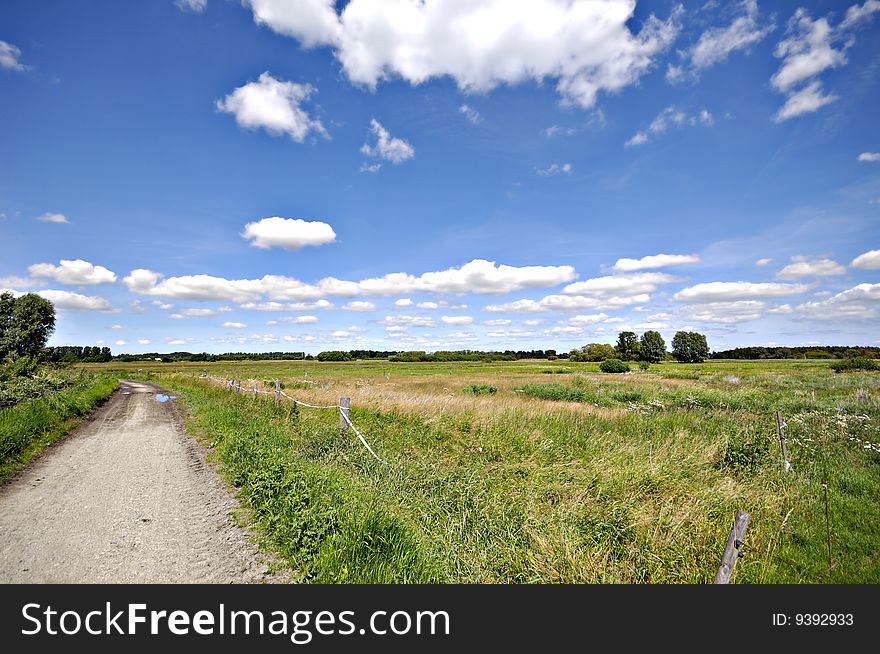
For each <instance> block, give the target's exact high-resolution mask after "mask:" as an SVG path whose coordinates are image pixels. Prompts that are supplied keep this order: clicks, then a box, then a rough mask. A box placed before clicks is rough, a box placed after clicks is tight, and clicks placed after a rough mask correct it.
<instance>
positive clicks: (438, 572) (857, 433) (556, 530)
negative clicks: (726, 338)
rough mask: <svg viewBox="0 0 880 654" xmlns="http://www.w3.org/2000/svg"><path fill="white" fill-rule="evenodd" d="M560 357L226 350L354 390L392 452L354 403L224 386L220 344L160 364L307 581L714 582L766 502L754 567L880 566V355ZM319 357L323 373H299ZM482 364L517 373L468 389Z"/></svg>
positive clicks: (776, 571) (764, 572)
mask: <svg viewBox="0 0 880 654" xmlns="http://www.w3.org/2000/svg"><path fill="white" fill-rule="evenodd" d="M141 365H143V364H141ZM557 365H558V362H546V361H543V362H510V363H507V362H499V363H495V364H480V363H476V364H475V363H457V364H445V363H443V364H395V365H393V366H392V365H390V364H388V363H387V362H346V363H333V364H326V363H324V364H321V363H315V362H241V363H236V364H215V365H212V366H209V369H210V371H211V373H212V374H213V375H215V376H219V377H223V376H225V375H227V374H228V375H229V376H234V377H236V378H242V379H245V380H250V379H257V380H274V379H276V378H277V379H280V380H282V381H283V382H285V383H286V384H287V385H288V386H287V387H288V388H296V390H295V392H293V394H294V395H295V396H296V397H299V398H301V399H303V400H304V401H309V402H312V403H317V404H324V403H330V402H331V401H333V399H334V398H338V397H340V396H349V397H351V398H352V405H353V406H352V409H351V418H352V421H353V422H354V424H355V425H356V426H357V427H358V429H360V430H361V432H362V433H363V434H364V436H365V437H366V438H367V439H368V441H369V442H370V443H371V445H372V446H373V447H374V449H376V451H377V452H378V453H379V455H380V456H382V457H383V458H384V459H385V460H387V461H388V465H387V466H385V465H382V464H381V463H379V462H377V461H375V460H374V459H373V458H372V457H371V456H370V455H369V453H368V452H366V450H365V449H364V448H363V447H362V446H361V445H360V443H359V442H358V441H357V439H356V438H354V437H353V435H351V434H345V435H343V434H340V432H339V429H338V418H337V416H336V415H335V414H334V412H332V411H314V410H309V409H302V410H301V411H298V412H292V411H290V409H289V408H288V407H287V406H285V407H282V408H280V409H276V408H275V407H274V405H273V404H272V402H271V400H270V399H263V398H261V399H258V400H256V401H254V400H252V399H251V398H250V397H249V396H246V395H244V394H243V395H242V396H236V395H235V394H233V393H229V392H228V391H225V390H223V389H220V388H214V387H212V386H210V385H207V384H204V383H201V382H198V381H196V380H195V379H194V378H193V375H195V374H197V373H198V372H201V370H203V369H204V368H205V366H204V364H202V365H200V366H186V365H180V366H178V365H174V366H169V365H167V364H166V365H164V366H161V365H158V364H157V365H156V366H149V367H146V366H144V367H145V369H144V370H143V371H142V374H151V375H153V379H154V380H156V381H158V382H159V383H161V384H162V385H164V386H165V387H166V388H169V389H170V390H172V391H174V392H175V393H176V394H178V395H179V396H180V398H181V400H182V401H183V402H185V403H186V404H187V406H189V407H190V409H191V411H192V417H191V419H190V428H191V430H192V431H194V432H195V433H198V434H201V435H203V436H204V437H205V438H206V439H207V441H208V442H209V443H213V445H214V446H215V447H216V448H217V452H218V456H219V458H220V459H221V460H222V462H223V465H224V467H225V470H226V474H228V475H229V478H230V480H231V481H232V482H233V483H234V484H235V485H236V486H237V487H238V488H239V489H240V493H241V496H242V498H243V500H244V501H245V502H246V503H247V504H248V505H250V506H251V508H252V509H253V510H254V514H255V516H256V520H257V522H258V524H259V525H260V526H261V529H262V530H263V532H264V533H265V534H266V535H267V536H268V537H269V539H270V540H271V542H272V543H273V547H274V549H276V550H278V551H279V552H280V553H281V554H282V555H283V556H284V558H285V559H286V560H287V562H288V563H289V565H290V566H291V567H292V568H293V569H294V570H295V571H297V572H299V574H300V577H301V579H303V580H305V581H320V582H361V581H379V582H402V581H427V582H434V581H438V582H460V583H556V582H573V583H581V582H584V583H604V582H622V583H705V582H709V581H711V579H712V577H713V576H714V573H715V570H716V569H717V566H718V563H719V560H720V556H721V552H722V551H723V548H724V543H725V541H726V539H727V534H728V532H729V530H730V525H731V523H732V519H733V515H734V513H735V512H736V511H737V510H739V509H741V510H746V511H748V512H749V513H750V514H751V518H752V519H751V524H750V527H749V532H748V535H747V538H746V542H745V546H744V553H745V556H744V558H742V559H740V560H739V562H738V563H737V566H736V571H735V577H734V580H735V581H736V582H738V583H823V582H826V581H829V580H830V581H833V582H836V583H880V564H878V560H877V557H878V549H880V548H878V546H877V543H880V430H878V420H880V402H878V398H880V379H878V376H877V375H876V374H874V373H867V372H853V373H850V374H847V375H837V374H834V372H833V371H832V370H831V369H830V368H829V367H828V362H822V361H780V362H775V361H771V362H764V361H761V362H753V361H738V362H719V361H712V362H707V363H705V364H700V365H692V366H687V365H679V364H666V363H663V364H657V365H655V366H652V368H651V369H650V370H649V371H646V372H636V373H633V374H630V375H626V376H614V375H606V374H601V373H599V372H598V367H597V366H596V365H595V364H572V363H571V362H565V366H559V367H560V368H565V369H569V370H571V371H572V374H571V375H567V376H566V377H565V378H564V380H565V383H547V377H546V374H545V372H544V371H546V370H553V369H556V367H557ZM126 374H132V373H131V370H130V369H129V371H128V372H127V373H126ZM306 374H307V379H308V380H309V381H310V382H317V383H310V384H301V386H296V387H294V386H292V384H295V383H300V382H302V381H303V380H304V379H306ZM248 383H250V381H248ZM242 385H243V387H244V386H245V384H244V383H243V384H242ZM472 385H491V386H493V387H495V388H496V389H497V392H496V393H495V394H492V395H491V396H490V395H473V394H471V393H468V392H461V389H464V388H466V387H468V386H472ZM266 386H267V387H269V386H268V385H266ZM272 387H274V383H273V385H272V386H271V387H270V388H272ZM518 391H520V392H518ZM776 410H780V411H782V413H783V416H784V418H785V420H786V422H787V423H788V427H787V433H788V446H789V454H790V457H791V460H792V464H793V469H792V471H791V472H790V473H788V474H784V473H783V471H782V468H781V463H780V457H779V443H778V439H777V436H776V424H775V411H776ZM866 443H868V444H869V445H872V447H869V448H866V447H865V444H866ZM873 448H876V449H873ZM823 484H827V486H828V491H829V502H830V519H831V531H832V554H833V557H834V562H835V568H834V570H833V572H832V575H831V577H830V578H829V576H828V572H827V543H826V526H825V508H824V486H823ZM786 516H788V519H787V520H786ZM784 520H785V527H784V528H781V527H782V524H783V521H784Z"/></svg>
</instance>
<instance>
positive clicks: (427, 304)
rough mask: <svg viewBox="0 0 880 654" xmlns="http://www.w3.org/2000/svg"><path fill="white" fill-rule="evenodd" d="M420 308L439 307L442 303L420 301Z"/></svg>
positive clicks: (418, 305)
mask: <svg viewBox="0 0 880 654" xmlns="http://www.w3.org/2000/svg"><path fill="white" fill-rule="evenodd" d="M416 306H417V307H418V308H419V309H439V308H440V305H439V304H438V303H437V302H419V303H418V304H417V305H416Z"/></svg>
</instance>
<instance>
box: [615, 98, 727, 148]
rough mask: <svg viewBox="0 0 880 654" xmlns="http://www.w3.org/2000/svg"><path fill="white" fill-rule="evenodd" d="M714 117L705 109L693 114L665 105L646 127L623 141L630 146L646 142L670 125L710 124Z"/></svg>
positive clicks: (693, 125)
mask: <svg viewBox="0 0 880 654" xmlns="http://www.w3.org/2000/svg"><path fill="white" fill-rule="evenodd" d="M714 122H715V119H714V118H713V117H712V114H711V113H709V111H707V110H706V109H701V110H700V111H698V112H697V113H695V114H689V113H687V112H686V111H682V110H680V109H677V108H676V107H666V108H665V109H664V110H663V111H661V112H660V113H659V114H657V117H656V118H654V120H652V121H651V124H650V125H649V126H648V128H647V129H645V130H641V131H638V132H636V133H635V134H633V135H632V137H631V138H630V139H629V140H628V141H627V142H626V143H624V146H625V147H628V148H631V147H633V146H636V145H642V144H644V143H647V142H648V141H649V140H650V139H651V138H652V137H654V136H658V135H659V134H663V133H665V132H666V131H667V130H668V129H669V128H670V127H695V126H697V125H712V124H713V123H714Z"/></svg>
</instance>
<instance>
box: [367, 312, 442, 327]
mask: <svg viewBox="0 0 880 654" xmlns="http://www.w3.org/2000/svg"><path fill="white" fill-rule="evenodd" d="M379 324H380V325H385V326H386V328H387V327H433V326H434V325H435V324H436V323H435V322H434V319H433V318H430V317H428V316H408V315H397V316H385V317H384V318H382V320H380V321H379Z"/></svg>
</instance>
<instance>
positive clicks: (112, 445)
mask: <svg viewBox="0 0 880 654" xmlns="http://www.w3.org/2000/svg"><path fill="white" fill-rule="evenodd" d="M158 392H159V390H158V389H156V388H155V387H153V386H151V385H149V384H144V383H140V382H133V381H124V382H122V383H121V386H120V390H119V391H117V393H116V394H115V395H114V396H113V397H112V398H111V399H110V401H109V402H108V403H107V404H106V405H105V406H104V407H103V408H101V409H100V410H99V411H98V412H97V414H95V416H94V417H93V419H92V420H90V421H89V422H88V423H87V424H84V425H81V426H80V427H79V428H78V429H77V430H76V431H75V432H74V433H72V434H71V435H70V436H68V437H67V438H66V439H64V440H63V441H61V442H59V443H57V444H56V445H55V446H53V447H51V448H50V449H49V450H47V451H46V452H44V453H43V455H42V456H40V457H39V458H38V459H37V460H36V461H34V462H32V463H31V465H29V466H28V467H27V468H25V470H23V471H22V472H21V473H20V474H19V475H17V476H16V477H15V478H13V479H12V480H10V481H9V482H8V483H7V484H6V485H5V486H3V487H0V582H2V583H19V582H20V583H50V582H51V583H254V582H261V581H271V579H269V578H268V577H267V576H266V570H267V566H266V564H265V559H264V557H262V556H261V555H260V553H259V550H258V548H257V547H256V546H255V545H254V544H253V543H252V542H251V540H250V539H249V537H248V535H247V534H246V533H245V531H244V530H242V529H241V528H239V527H238V526H236V525H235V524H234V522H233V520H232V519H231V516H230V512H231V511H232V510H233V509H235V508H236V506H237V505H236V500H235V499H234V497H232V495H231V494H230V493H229V492H228V491H227V490H226V488H225V487H224V485H223V483H222V481H221V479H220V478H219V476H218V475H217V473H216V472H215V471H214V470H213V469H212V467H211V465H210V464H208V463H206V462H205V459H204V452H203V450H202V448H201V447H200V446H199V445H198V444H197V443H196V442H195V441H193V439H192V438H190V437H189V436H187V434H186V433H185V432H184V430H183V426H182V425H181V422H180V420H179V419H178V417H177V415H176V411H175V408H174V406H173V400H171V401H168V402H165V403H163V402H160V401H159V400H160V399H161V397H157V393H158Z"/></svg>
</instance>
